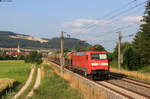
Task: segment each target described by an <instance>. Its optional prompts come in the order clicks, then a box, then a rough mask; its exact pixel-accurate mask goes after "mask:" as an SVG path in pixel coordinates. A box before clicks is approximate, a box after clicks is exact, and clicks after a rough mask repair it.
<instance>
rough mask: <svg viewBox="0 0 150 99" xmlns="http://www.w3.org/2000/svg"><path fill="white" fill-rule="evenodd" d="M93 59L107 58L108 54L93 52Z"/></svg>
mask: <svg viewBox="0 0 150 99" xmlns="http://www.w3.org/2000/svg"><path fill="white" fill-rule="evenodd" d="M91 59H107V55H106V54H91Z"/></svg>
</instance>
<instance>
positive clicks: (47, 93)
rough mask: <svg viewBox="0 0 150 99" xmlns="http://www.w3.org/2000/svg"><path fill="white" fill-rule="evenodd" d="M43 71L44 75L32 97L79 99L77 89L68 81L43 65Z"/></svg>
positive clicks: (37, 98)
mask: <svg viewBox="0 0 150 99" xmlns="http://www.w3.org/2000/svg"><path fill="white" fill-rule="evenodd" d="M44 71H45V74H44V75H45V77H44V78H43V80H42V82H41V85H40V87H39V89H37V90H35V93H34V95H33V97H32V99H81V96H80V93H79V92H78V90H75V89H73V88H71V87H70V86H69V83H68V81H66V80H64V79H63V78H61V77H60V76H58V75H57V74H56V73H54V72H53V69H52V68H50V67H49V66H47V65H44Z"/></svg>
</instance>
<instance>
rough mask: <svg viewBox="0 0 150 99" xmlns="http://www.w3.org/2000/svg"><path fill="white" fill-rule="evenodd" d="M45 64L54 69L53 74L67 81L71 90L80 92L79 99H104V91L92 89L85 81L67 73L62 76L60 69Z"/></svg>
mask: <svg viewBox="0 0 150 99" xmlns="http://www.w3.org/2000/svg"><path fill="white" fill-rule="evenodd" d="M47 64H48V65H49V66H51V68H53V69H54V70H53V71H54V72H56V73H57V74H58V75H60V76H61V77H63V78H64V79H66V80H67V81H69V83H70V85H71V86H72V87H73V88H78V89H79V90H80V92H81V93H82V95H81V99H106V97H107V93H106V91H104V90H102V89H97V88H93V87H91V86H90V85H89V84H87V83H86V81H82V80H79V79H78V78H76V77H75V76H73V75H71V74H69V73H67V72H64V73H63V75H62V74H61V72H60V69H58V68H57V67H56V66H54V64H52V63H50V62H47Z"/></svg>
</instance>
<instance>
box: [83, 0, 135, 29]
mask: <svg viewBox="0 0 150 99" xmlns="http://www.w3.org/2000/svg"><path fill="white" fill-rule="evenodd" d="M135 1H136V0H132V1H131V2H129V3H127V4H125V5H123V6H121V7H119V8H117V9H115V10H113V11H112V12H109V13H107V14H105V15H104V16H102V17H101V18H97V20H99V19H103V18H107V17H110V15H113V14H115V13H117V12H118V11H120V10H122V9H124V8H125V7H128V6H129V5H131V4H133V3H134V2H135ZM90 25H92V24H87V25H86V26H84V27H82V28H88V26H90Z"/></svg>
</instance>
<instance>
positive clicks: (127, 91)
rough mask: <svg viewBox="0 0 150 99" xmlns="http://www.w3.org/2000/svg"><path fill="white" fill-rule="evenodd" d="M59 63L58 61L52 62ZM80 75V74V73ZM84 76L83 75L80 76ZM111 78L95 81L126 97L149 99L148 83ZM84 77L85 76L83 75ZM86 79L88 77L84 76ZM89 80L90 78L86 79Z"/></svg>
mask: <svg viewBox="0 0 150 99" xmlns="http://www.w3.org/2000/svg"><path fill="white" fill-rule="evenodd" d="M54 63H55V64H57V65H59V63H56V62H54ZM81 76H82V75H81ZM82 77H84V76H82ZM111 77H112V78H113V79H109V80H104V81H95V80H91V81H92V82H95V83H97V84H99V85H101V86H103V87H105V88H107V89H109V90H112V91H114V92H116V93H117V94H120V95H122V96H124V97H126V98H127V99H150V84H149V83H145V82H142V81H138V80H134V79H130V78H122V77H119V76H114V75H111ZM84 78H85V77H84ZM86 79H88V78H86ZM88 80H90V79H88Z"/></svg>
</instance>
